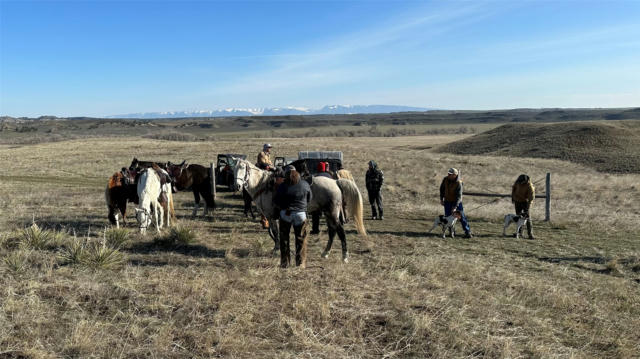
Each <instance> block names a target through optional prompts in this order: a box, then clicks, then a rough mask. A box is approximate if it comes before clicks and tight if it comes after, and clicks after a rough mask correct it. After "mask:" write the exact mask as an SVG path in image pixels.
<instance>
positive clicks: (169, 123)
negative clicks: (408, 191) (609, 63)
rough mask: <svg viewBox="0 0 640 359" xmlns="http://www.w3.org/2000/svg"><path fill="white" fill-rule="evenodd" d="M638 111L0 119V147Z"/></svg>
mask: <svg viewBox="0 0 640 359" xmlns="http://www.w3.org/2000/svg"><path fill="white" fill-rule="evenodd" d="M639 119H640V108H630V109H624V108H623V109H514V110H493V111H427V112H399V113H383V114H354V115H308V116H301V115H299V116H298V115H296V116H294V115H289V116H252V117H247V116H245V117H242V116H240V117H215V118H213V117H211V118H207V117H197V118H177V119H175V118H169V119H101V118H89V117H71V118H56V117H53V116H42V117H39V118H13V117H7V116H4V117H0V143H5V144H28V143H41V142H54V141H63V140H68V139H80V138H96V137H102V136H118V137H129V136H141V137H147V138H154V139H163V140H178V141H210V140H217V139H220V138H222V137H225V138H230V137H237V136H242V137H253V138H256V137H360V136H366V137H394V136H402V135H427V134H428V135H433V134H444V133H448V134H453V133H458V134H460V133H476V132H482V131H484V130H486V129H489V128H493V127H494V126H497V125H499V124H504V123H543V122H547V123H548V122H568V121H607V122H608V121H612V120H613V121H615V120H639Z"/></svg>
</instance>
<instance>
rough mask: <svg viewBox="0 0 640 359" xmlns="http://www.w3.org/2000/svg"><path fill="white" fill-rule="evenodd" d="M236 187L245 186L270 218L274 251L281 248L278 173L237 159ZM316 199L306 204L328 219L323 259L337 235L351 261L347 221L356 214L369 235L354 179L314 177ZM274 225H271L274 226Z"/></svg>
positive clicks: (358, 225) (362, 231)
mask: <svg viewBox="0 0 640 359" xmlns="http://www.w3.org/2000/svg"><path fill="white" fill-rule="evenodd" d="M234 177H235V183H236V189H237V190H240V189H242V188H243V187H244V188H245V189H246V190H247V192H248V193H249V195H250V196H251V198H252V199H253V201H254V203H255V204H256V207H257V208H258V210H259V211H260V212H262V214H264V215H265V217H267V218H268V219H269V223H270V228H269V230H270V234H271V236H272V238H273V240H274V242H275V246H274V248H273V251H274V252H276V251H277V250H278V249H279V248H280V247H279V245H280V243H279V239H278V228H277V225H275V224H276V223H277V221H276V211H275V206H274V203H273V197H274V195H275V185H274V184H275V175H274V173H273V172H269V171H264V170H261V169H259V168H257V167H256V166H254V165H252V164H251V163H250V162H248V161H246V160H238V164H237V165H236V168H235V170H234ZM311 192H312V194H313V198H312V200H311V203H309V204H308V205H307V211H308V212H315V211H317V210H321V211H322V212H323V213H324V214H325V217H326V219H327V225H328V227H329V228H328V229H329V230H328V232H329V241H328V242H327V246H326V248H325V250H324V252H323V253H322V256H323V257H324V258H327V257H328V256H329V252H330V251H331V246H332V244H333V239H334V237H335V235H336V234H338V237H339V238H340V242H341V244H342V260H343V261H344V262H345V263H346V262H348V258H349V252H348V250H347V238H346V235H345V231H344V227H343V224H344V220H346V219H347V218H349V217H353V219H354V224H355V225H356V230H357V231H358V234H360V235H361V236H363V237H366V236H367V231H366V229H365V228H364V220H363V210H362V195H361V194H360V190H358V187H357V186H356V184H355V182H353V181H351V180H346V179H339V180H333V179H330V178H326V177H314V178H313V183H312V184H311ZM274 225H275V228H273V229H272V228H271V226H274Z"/></svg>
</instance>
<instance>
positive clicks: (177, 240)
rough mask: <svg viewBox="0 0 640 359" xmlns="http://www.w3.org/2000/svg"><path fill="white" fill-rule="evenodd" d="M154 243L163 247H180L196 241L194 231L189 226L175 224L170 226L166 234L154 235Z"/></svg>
mask: <svg viewBox="0 0 640 359" xmlns="http://www.w3.org/2000/svg"><path fill="white" fill-rule="evenodd" d="M154 241H155V243H157V244H159V245H161V246H164V247H182V246H188V245H190V244H194V243H195V242H196V233H195V232H194V231H193V229H191V228H190V227H184V226H177V227H173V228H171V230H170V231H169V233H168V234H166V235H164V236H161V237H156V238H155V239H154Z"/></svg>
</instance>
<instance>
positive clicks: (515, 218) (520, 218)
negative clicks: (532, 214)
mask: <svg viewBox="0 0 640 359" xmlns="http://www.w3.org/2000/svg"><path fill="white" fill-rule="evenodd" d="M528 220H529V217H527V216H525V215H517V214H511V213H510V214H507V215H506V216H504V228H502V235H503V236H506V235H507V227H509V225H510V224H511V223H516V227H517V228H516V234H515V236H516V238H520V231H521V230H522V226H524V225H525V224H526V223H527V221H528Z"/></svg>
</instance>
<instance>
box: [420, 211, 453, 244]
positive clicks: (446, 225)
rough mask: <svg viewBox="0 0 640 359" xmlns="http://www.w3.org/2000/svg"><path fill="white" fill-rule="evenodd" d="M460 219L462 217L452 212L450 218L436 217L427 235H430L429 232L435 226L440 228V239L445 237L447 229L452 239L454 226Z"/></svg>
mask: <svg viewBox="0 0 640 359" xmlns="http://www.w3.org/2000/svg"><path fill="white" fill-rule="evenodd" d="M460 218H462V215H461V214H460V212H458V211H454V212H453V213H451V215H450V216H446V217H445V216H443V215H440V216H438V217H436V220H435V221H433V227H431V229H430V230H429V232H427V233H431V231H433V230H434V229H435V228H436V227H437V226H441V227H442V238H445V237H446V235H445V232H446V231H447V229H449V232H450V233H451V238H454V237H455V235H456V229H455V225H456V222H458V220H459V219H460Z"/></svg>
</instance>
